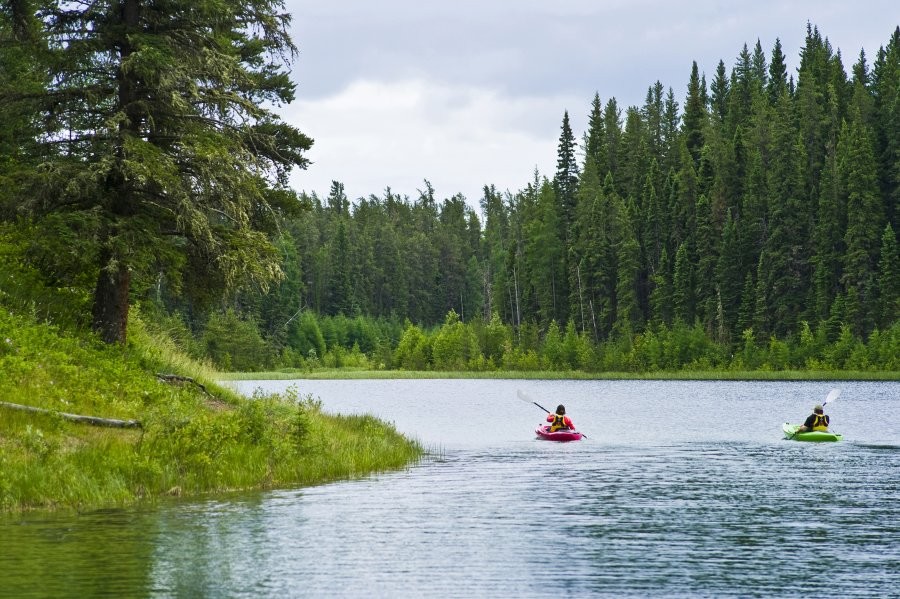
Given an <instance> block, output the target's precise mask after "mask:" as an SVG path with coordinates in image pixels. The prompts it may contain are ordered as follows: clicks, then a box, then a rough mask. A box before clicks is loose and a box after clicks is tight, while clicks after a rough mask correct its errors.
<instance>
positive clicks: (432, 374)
mask: <svg viewBox="0 0 900 599" xmlns="http://www.w3.org/2000/svg"><path fill="white" fill-rule="evenodd" d="M218 377H219V379H218V380H221V381H251V380H294V379H296V380H303V379H312V380H326V379H336V380H351V379H522V380H568V379H574V380H671V381H679V380H688V381H693V380H696V381H900V371H866V370H852V371H851V370H842V371H831V370H751V371H737V370H735V371H730V370H724V371H693V370H682V371H672V372H603V373H588V372H581V371H566V372H556V371H503V372H499V371H488V372H483V371H479V372H467V371H421V370H361V369H353V368H329V369H320V370H312V371H301V370H290V371H268V372H226V373H219V374H218Z"/></svg>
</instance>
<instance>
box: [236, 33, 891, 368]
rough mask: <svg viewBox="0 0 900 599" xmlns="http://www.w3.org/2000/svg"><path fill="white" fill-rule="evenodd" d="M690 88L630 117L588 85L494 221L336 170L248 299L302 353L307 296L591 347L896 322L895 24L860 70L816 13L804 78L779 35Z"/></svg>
mask: <svg viewBox="0 0 900 599" xmlns="http://www.w3.org/2000/svg"><path fill="white" fill-rule="evenodd" d="M687 89H688V93H687V97H686V98H685V100H684V104H683V107H681V106H680V105H679V103H678V102H677V101H676V99H675V94H674V92H673V90H672V89H671V88H669V89H668V90H665V89H664V88H663V86H662V84H661V83H659V82H657V83H655V84H654V85H652V86H651V87H650V88H649V89H648V91H647V96H646V100H645V103H644V105H643V106H640V107H637V106H631V107H628V108H627V109H625V110H624V112H623V110H622V109H621V108H620V107H619V106H618V104H617V102H616V100H615V98H609V99H608V100H606V102H605V103H604V102H603V101H602V100H601V98H600V96H599V95H597V96H595V97H594V98H593V101H592V102H591V104H590V113H589V123H588V130H587V131H586V132H585V134H584V135H583V137H582V138H581V140H580V143H579V140H578V139H577V138H576V136H575V133H574V132H573V131H572V129H571V127H570V123H569V118H568V113H566V114H565V115H564V117H563V122H562V128H561V135H560V140H559V146H558V161H557V170H556V173H555V174H554V176H553V178H552V179H549V178H547V177H545V176H542V175H541V174H540V173H535V174H534V179H533V180H532V181H531V182H530V183H528V184H527V185H526V186H525V188H524V189H522V190H520V191H518V192H516V193H508V192H507V193H500V192H498V191H497V190H496V189H495V188H493V187H485V189H484V195H483V197H482V198H481V208H482V211H481V212H482V217H483V222H482V221H481V219H479V217H478V215H477V214H476V213H475V212H474V211H473V210H472V209H471V208H470V207H469V206H468V204H467V203H466V201H465V198H463V197H461V196H459V195H456V196H454V197H451V198H449V199H444V200H442V201H438V200H437V199H436V198H435V191H434V189H433V188H432V187H431V185H430V184H428V182H427V181H426V182H425V185H424V189H423V190H421V191H420V194H419V197H418V198H415V199H414V200H410V199H408V198H401V197H398V196H397V195H396V194H394V193H392V192H391V191H390V189H388V190H386V191H385V192H384V193H383V194H382V195H381V196H375V195H372V196H369V197H368V198H360V199H358V200H357V201H355V202H352V203H351V202H350V201H349V200H348V198H347V197H346V195H345V194H344V191H343V187H342V185H341V184H340V183H337V182H335V183H334V184H333V186H332V189H331V192H330V193H329V195H328V197H326V198H324V199H321V198H319V197H316V196H315V195H313V196H311V197H308V198H307V199H308V201H309V202H310V205H311V210H308V211H306V212H305V213H303V214H301V215H299V216H297V217H293V218H291V219H289V220H288V221H287V222H286V223H285V226H284V227H283V229H282V237H281V239H280V245H279V247H280V248H281V251H282V255H283V257H284V264H285V270H286V274H287V277H286V279H285V280H284V282H283V283H282V285H281V288H280V289H279V290H277V291H276V292H275V293H273V294H270V295H268V296H265V297H263V296H259V297H242V298H239V299H238V301H237V306H238V307H239V309H240V310H241V311H242V312H243V313H245V314H253V315H254V318H255V321H256V322H257V323H259V325H260V329H261V332H262V334H263V336H265V337H268V338H271V339H274V340H276V342H277V344H279V345H281V346H286V347H293V348H298V347H301V346H303V347H305V345H304V343H305V342H304V343H300V342H298V341H297V339H296V335H295V338H294V339H291V338H290V336H291V331H292V330H294V329H295V328H296V325H294V328H292V327H291V326H290V323H295V322H297V320H296V318H295V319H294V320H293V321H291V320H290V319H291V318H292V317H293V316H294V314H295V312H296V311H297V310H302V309H308V310H310V311H311V312H313V313H315V314H317V315H320V316H325V317H333V316H338V315H344V316H346V317H349V318H353V317H357V316H359V315H364V316H368V317H371V319H372V320H373V321H375V320H378V321H393V322H397V321H399V320H402V319H408V320H409V321H411V322H413V323H417V324H418V325H420V326H422V327H423V328H424V329H425V330H427V329H429V327H434V326H435V325H439V324H440V323H442V322H444V320H445V317H446V315H447V313H448V311H450V310H453V311H455V313H456V314H457V315H458V318H459V319H461V320H462V321H463V322H470V321H473V320H480V321H482V325H481V326H484V327H488V326H490V325H489V324H487V323H491V322H492V316H496V317H497V318H498V319H499V322H501V323H503V324H504V325H511V329H510V331H511V332H512V333H511V334H512V340H511V343H512V344H513V345H516V344H524V343H525V342H524V341H522V337H523V335H522V331H523V330H524V329H525V328H527V327H533V328H534V329H535V330H536V331H537V334H538V336H539V337H540V338H541V339H544V338H545V337H546V336H547V335H549V334H551V332H552V331H553V330H554V328H561V329H562V330H566V328H567V327H568V330H570V331H571V330H573V329H574V331H575V332H576V333H578V334H579V335H581V336H584V337H585V338H586V340H587V341H588V342H589V343H590V344H591V345H592V346H594V347H599V346H601V345H602V344H604V343H609V342H615V341H619V340H623V339H627V340H632V339H634V338H635V335H636V334H638V333H643V336H642V337H641V339H647V337H648V336H649V335H666V334H668V333H670V332H671V331H672V330H678V329H679V328H684V327H686V328H687V329H689V330H693V329H694V328H695V327H699V330H700V331H702V333H703V334H704V336H705V338H706V339H707V340H708V342H709V343H712V344H714V345H716V347H720V348H725V351H727V352H728V353H729V354H731V353H733V350H734V349H735V348H743V347H745V346H746V343H747V342H748V340H752V341H754V342H755V343H757V344H759V345H760V346H762V347H765V346H766V345H767V344H768V343H769V341H770V339H772V338H775V339H782V340H785V341H786V342H788V343H800V341H799V339H800V337H801V333H802V332H803V331H807V333H806V334H813V335H819V336H820V341H821V343H824V344H833V343H835V342H837V341H838V340H839V339H840V337H841V334H842V327H844V328H845V329H846V330H848V331H850V332H851V334H852V335H855V336H856V337H858V338H859V339H861V340H864V341H865V340H868V339H869V337H870V336H871V335H872V333H873V332H874V331H884V330H885V329H889V328H890V327H891V325H892V324H893V323H894V322H896V321H897V319H898V315H900V259H898V249H897V237H896V230H897V201H898V195H900V28H897V29H895V31H894V32H893V34H892V36H891V38H890V40H889V42H888V43H887V45H886V46H884V47H882V48H881V49H880V50H879V51H878V53H877V55H876V57H875V60H874V62H873V64H872V65H871V66H870V64H869V62H868V59H867V57H866V56H865V54H864V53H863V52H861V53H860V55H859V57H858V59H857V60H856V62H855V63H854V64H853V65H852V67H851V69H850V73H849V75H848V73H847V72H846V70H845V67H844V65H843V59H842V56H841V54H840V52H839V51H835V50H833V49H832V47H831V46H830V44H829V42H828V40H827V39H826V38H823V37H822V36H821V34H820V33H819V31H818V30H817V29H816V28H815V27H812V26H808V28H807V35H806V41H805V44H804V47H803V49H802V52H801V56H800V65H799V69H798V73H797V77H796V80H795V79H794V77H793V76H788V73H787V68H786V64H785V57H784V55H783V53H782V50H781V45H780V42H778V41H776V43H775V46H774V48H772V50H771V52H770V54H769V55H768V56H767V55H766V53H765V52H764V50H763V48H762V47H761V46H760V44H759V42H757V44H756V45H755V47H754V48H752V49H750V48H748V47H747V46H746V45H745V46H744V47H743V48H742V50H741V51H740V53H739V54H738V58H737V62H736V64H735V65H734V66H733V67H732V68H731V71H730V73H729V72H728V70H727V69H726V66H725V64H724V62H723V61H720V62H719V63H718V65H717V67H716V70H715V73H714V74H713V76H712V78H711V81H710V82H709V83H707V79H706V76H705V75H704V74H701V73H700V70H699V68H698V66H697V64H696V63H694V64H693V66H692V69H691V72H690V77H689V80H688V88H687ZM494 322H496V320H495V321H494ZM285 323H289V326H287V327H285V326H283V325H284V324H285ZM810 327H811V329H810ZM810 330H812V331H813V332H812V333H810V332H809V331H810ZM667 332H668V333H667ZM393 337H394V339H395V341H396V328H394V333H393ZM534 349H537V347H535V348H534ZM482 353H484V352H482ZM320 355H321V354H320ZM823 359H824V357H823ZM801 365H802V364H801ZM431 366H434V364H431ZM496 366H500V364H496Z"/></svg>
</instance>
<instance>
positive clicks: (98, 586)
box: [0, 380, 900, 598]
mask: <svg viewBox="0 0 900 599" xmlns="http://www.w3.org/2000/svg"><path fill="white" fill-rule="evenodd" d="M236 385H237V386H238V388H240V389H241V390H242V391H243V392H245V393H248V394H249V393H252V391H253V389H254V388H256V387H263V388H264V389H267V390H273V391H280V390H284V389H285V388H287V387H288V386H294V387H296V389H297V390H298V391H299V392H301V393H304V394H305V393H312V394H313V395H314V396H317V397H319V398H321V400H322V402H323V405H324V407H325V409H326V410H328V411H332V412H341V413H356V412H368V413H372V414H375V415H377V416H379V417H381V418H383V419H385V420H388V421H391V422H393V423H394V424H395V425H396V426H397V428H398V429H399V430H400V431H402V432H404V433H407V434H408V435H410V436H412V437H415V438H417V439H418V440H419V441H421V442H422V443H423V444H424V445H425V446H426V447H429V448H431V450H432V451H433V454H434V455H433V456H432V457H430V458H429V459H426V460H425V461H423V462H422V463H421V464H418V465H416V466H413V467H411V468H409V469H407V470H404V471H400V472H392V473H384V474H378V475H375V476H371V477H368V478H365V479H362V480H355V481H348V482H340V483H334V484H328V485H323V486H320V487H313V488H305V489H294V490H282V491H276V492H267V493H255V494H251V495H237V496H230V497H226V498H217V499H215V500H205V501H191V502H184V501H179V502H171V503H164V504H162V505H159V506H156V507H154V508H153V509H146V510H117V511H102V512H92V513H87V514H81V515H55V514H50V515H47V514H29V515H26V516H24V517H15V518H10V517H7V518H5V519H0V596H3V597H48V596H49V597H63V596H71V597H86V596H114V597H141V596H158V597H285V596H287V597H291V596H293V597H328V596H334V597H399V596H403V597H504V598H509V597H552V596H559V595H564V594H568V595H572V596H581V597H585V596H594V597H727V596H734V597H774V596H779V597H792V596H794V597H799V596H835V597H879V598H880V597H900V420H898V408H900V383H868V382H852V383H848V382H841V383H829V382H808V383H782V382H761V383H760V382H695V381H690V382H687V381H684V382H681V381H678V382H673V381H511V380H478V381H475V380H385V381H382V380H377V381H267V382H242V383H236ZM833 387H840V388H841V389H842V390H843V392H842V395H841V396H840V397H839V398H838V399H837V400H836V401H834V402H833V403H832V404H829V405H828V406H826V409H825V410H826V413H828V414H829V415H830V416H831V418H832V425H833V426H832V428H833V429H834V430H836V431H838V432H841V433H843V434H844V441H843V442H841V443H823V444H818V443H799V442H793V441H786V440H783V439H782V433H781V424H782V423H783V422H786V421H791V422H800V421H802V419H803V418H805V417H806V416H807V415H808V414H809V413H810V411H811V408H812V406H813V404H815V403H821V402H822V401H823V400H824V398H825V396H826V395H827V393H828V391H829V390H830V389H832V388H833ZM518 390H522V391H524V392H525V393H527V394H528V395H529V396H531V397H532V399H534V400H535V401H537V402H538V403H539V404H541V405H542V406H544V407H546V408H548V409H551V410H553V409H555V407H556V405H557V404H559V403H564V404H565V405H566V408H567V412H568V414H569V415H570V416H571V417H572V419H573V420H574V421H575V424H576V425H577V426H578V428H579V429H581V430H582V431H583V432H584V433H586V434H587V435H588V438H587V439H586V440H583V441H580V442H576V443H565V444H563V443H551V442H546V441H538V440H535V438H534V434H533V431H534V428H535V426H536V425H537V424H538V423H539V422H540V421H542V420H543V418H544V416H545V414H544V412H543V411H542V410H541V409H539V408H538V407H537V406H535V405H533V404H531V403H527V402H526V401H522V400H520V399H518V398H517V391H518Z"/></svg>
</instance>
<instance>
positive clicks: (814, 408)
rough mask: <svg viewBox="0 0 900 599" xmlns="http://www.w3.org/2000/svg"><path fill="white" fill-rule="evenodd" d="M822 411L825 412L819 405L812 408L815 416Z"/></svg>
mask: <svg viewBox="0 0 900 599" xmlns="http://www.w3.org/2000/svg"><path fill="white" fill-rule="evenodd" d="M824 411H825V409H824V408H823V407H822V406H821V405H820V404H816V405H815V406H814V407H813V412H815V413H816V414H821V413H823V412H824Z"/></svg>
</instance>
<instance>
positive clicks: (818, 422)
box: [812, 414, 828, 431]
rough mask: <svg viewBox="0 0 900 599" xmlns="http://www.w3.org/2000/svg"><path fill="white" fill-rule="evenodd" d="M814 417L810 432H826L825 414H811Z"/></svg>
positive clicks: (826, 421)
mask: <svg viewBox="0 0 900 599" xmlns="http://www.w3.org/2000/svg"><path fill="white" fill-rule="evenodd" d="M813 416H815V417H816V419H815V420H813V425H812V430H814V431H827V430H828V417H827V416H825V414H813Z"/></svg>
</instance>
